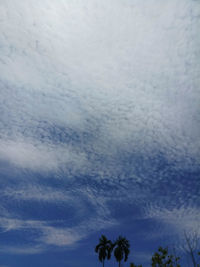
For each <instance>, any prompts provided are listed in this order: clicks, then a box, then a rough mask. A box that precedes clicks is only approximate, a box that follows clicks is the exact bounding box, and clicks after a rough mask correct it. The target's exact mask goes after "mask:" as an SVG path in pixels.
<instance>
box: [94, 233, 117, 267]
mask: <svg viewBox="0 0 200 267" xmlns="http://www.w3.org/2000/svg"><path fill="white" fill-rule="evenodd" d="M112 248H113V244H112V242H111V240H108V239H107V238H106V236H105V235H102V236H101V238H100V239H99V244H98V245H97V246H96V247H95V252H96V253H99V260H100V262H102V263H103V267H104V262H105V259H108V260H109V259H110V257H111V252H112Z"/></svg>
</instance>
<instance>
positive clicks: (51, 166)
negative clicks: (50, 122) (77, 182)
mask: <svg viewBox="0 0 200 267" xmlns="http://www.w3.org/2000/svg"><path fill="white" fill-rule="evenodd" d="M29 141H30V140H29ZM31 141H32V142H27V141H26V140H15V141H13V140H12V141H11V140H8V141H7V140H6V141H4V140H3V141H0V159H1V160H7V161H9V162H10V163H12V164H14V165H16V166H18V167H21V168H28V169H31V170H38V171H52V170H58V169H59V168H69V169H75V170H76V169H80V168H84V164H86V157H85V155H84V153H83V152H80V151H75V149H73V148H72V147H70V145H63V146H61V145H58V146H56V145H54V144H50V143H49V144H45V143H41V142H38V141H37V140H35V141H34V140H31Z"/></svg>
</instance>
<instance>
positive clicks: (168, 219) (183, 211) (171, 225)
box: [146, 206, 200, 240]
mask: <svg viewBox="0 0 200 267" xmlns="http://www.w3.org/2000/svg"><path fill="white" fill-rule="evenodd" d="M146 212H147V213H146V216H147V218H152V219H155V220H156V221H157V222H159V223H161V224H162V230H161V229H160V231H161V232H162V233H161V234H170V235H172V236H173V237H174V239H175V240H176V237H179V238H180V239H184V232H186V233H193V232H194V231H199V224H200V209H199V208H197V207H191V206H188V207H185V206H182V207H180V208H177V207H176V208H173V209H169V208H167V207H163V208H160V207H159V206H152V207H151V208H150V209H148V211H146ZM169 229H170V230H169ZM197 233H198V235H199V236H200V232H197Z"/></svg>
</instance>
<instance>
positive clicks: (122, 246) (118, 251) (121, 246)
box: [113, 236, 130, 267]
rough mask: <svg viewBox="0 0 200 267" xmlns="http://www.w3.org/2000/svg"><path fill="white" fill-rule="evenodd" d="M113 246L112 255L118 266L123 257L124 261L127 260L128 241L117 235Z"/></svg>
mask: <svg viewBox="0 0 200 267" xmlns="http://www.w3.org/2000/svg"><path fill="white" fill-rule="evenodd" d="M113 247H115V249H114V255H115V258H116V260H117V261H118V262H119V267H120V266H121V261H122V260H123V259H124V261H127V259H128V255H129V253H130V250H129V248H130V244H129V241H128V240H127V239H126V238H125V237H122V236H119V237H118V239H117V240H116V241H115V243H114V245H113Z"/></svg>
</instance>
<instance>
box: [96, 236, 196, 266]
mask: <svg viewBox="0 0 200 267" xmlns="http://www.w3.org/2000/svg"><path fill="white" fill-rule="evenodd" d="M185 240H186V246H185V247H184V248H185V251H186V252H188V254H189V256H190V258H191V265H189V266H190V267H192V266H193V267H200V264H198V260H199V261H200V252H197V251H198V249H197V243H198V242H196V239H194V238H189V237H188V236H185ZM194 240H195V242H194ZM95 252H96V253H98V255H99V260H100V262H102V264H103V267H104V265H105V260H110V258H111V255H112V253H114V257H115V259H116V261H117V262H118V265H119V267H120V266H121V262H122V261H123V260H124V262H126V261H127V260H128V256H129V253H130V243H129V241H128V240H127V239H126V238H125V237H122V236H119V237H118V238H117V239H116V240H115V241H114V242H112V241H111V240H108V239H107V237H106V236H104V235H102V236H101V238H100V239H99V243H98V245H97V246H96V247H95ZM195 254H196V256H195ZM198 256H199V259H198ZM151 266H152V267H181V265H180V257H178V256H177V255H176V253H175V251H174V252H173V253H169V250H168V248H167V247H166V248H163V247H159V248H158V251H156V252H155V253H154V254H153V256H152V258H151ZM130 267H142V265H135V264H134V263H130Z"/></svg>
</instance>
